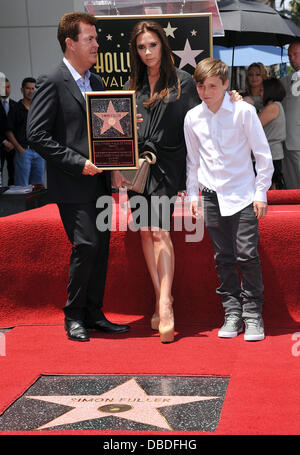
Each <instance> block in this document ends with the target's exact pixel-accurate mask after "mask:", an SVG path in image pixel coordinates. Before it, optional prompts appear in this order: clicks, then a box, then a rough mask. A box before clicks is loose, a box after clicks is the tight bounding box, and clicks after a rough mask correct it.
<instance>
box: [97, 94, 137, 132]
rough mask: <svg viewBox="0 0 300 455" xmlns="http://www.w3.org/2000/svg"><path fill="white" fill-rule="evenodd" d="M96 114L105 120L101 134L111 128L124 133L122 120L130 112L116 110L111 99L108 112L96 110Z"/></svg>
mask: <svg viewBox="0 0 300 455" xmlns="http://www.w3.org/2000/svg"><path fill="white" fill-rule="evenodd" d="M94 114H95V115H96V116H97V117H99V118H101V120H103V125H102V128H101V133H100V134H103V133H105V131H107V130H109V129H110V128H114V129H115V130H117V131H119V133H121V134H124V131H123V128H122V126H121V125H120V120H121V119H122V118H123V117H125V116H126V115H127V114H129V112H116V111H115V108H114V106H113V103H112V101H110V102H109V104H108V108H107V111H106V112H94Z"/></svg>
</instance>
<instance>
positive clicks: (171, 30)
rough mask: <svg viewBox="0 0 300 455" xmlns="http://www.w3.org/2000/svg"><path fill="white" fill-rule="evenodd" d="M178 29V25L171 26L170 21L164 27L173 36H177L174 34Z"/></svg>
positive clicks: (167, 33) (168, 34)
mask: <svg viewBox="0 0 300 455" xmlns="http://www.w3.org/2000/svg"><path fill="white" fill-rule="evenodd" d="M175 30H177V27H171V24H170V22H168V26H167V27H166V28H164V31H165V32H166V35H167V36H171V37H172V38H175V36H174V31H175Z"/></svg>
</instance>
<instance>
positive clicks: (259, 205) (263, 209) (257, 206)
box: [253, 201, 268, 220]
mask: <svg viewBox="0 0 300 455" xmlns="http://www.w3.org/2000/svg"><path fill="white" fill-rule="evenodd" d="M253 208H254V213H255V216H256V218H257V219H258V220H259V219H260V218H263V217H264V216H266V214H267V210H268V204H267V202H261V201H254V202H253Z"/></svg>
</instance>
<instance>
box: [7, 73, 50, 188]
mask: <svg viewBox="0 0 300 455" xmlns="http://www.w3.org/2000/svg"><path fill="white" fill-rule="evenodd" d="M35 84H36V80H35V79H34V78H33V77H26V78H25V79H23V81H22V84H21V93H22V98H21V99H20V100H19V101H18V102H17V101H15V100H13V99H11V98H10V92H11V86H10V81H9V80H8V79H7V78H6V80H5V94H3V95H2V96H1V103H0V125H1V126H0V128H1V131H0V141H1V171H3V168H4V164H5V162H6V163H7V173H8V185H9V186H12V185H15V186H21V187H24V186H27V185H43V184H44V178H45V177H44V174H45V162H44V160H43V158H42V157H41V156H40V155H39V154H38V153H36V152H35V151H34V150H33V149H31V148H30V147H29V145H28V141H27V136H26V127H27V116H28V111H29V108H30V103H31V99H32V96H33V92H34V88H35Z"/></svg>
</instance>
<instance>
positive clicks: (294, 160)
mask: <svg viewBox="0 0 300 455" xmlns="http://www.w3.org/2000/svg"><path fill="white" fill-rule="evenodd" d="M96 21H97V19H96V18H95V17H93V16H91V15H89V14H85V13H69V14H66V15H64V16H63V17H62V19H61V20H60V22H59V26H58V35H57V36H58V40H59V43H60V46H61V49H62V52H63V54H64V57H63V60H62V62H61V63H60V65H59V66H58V67H57V68H56V69H55V70H54V71H53V72H52V73H49V74H46V75H43V76H40V77H39V79H38V81H37V83H36V87H35V91H34V94H33V97H32V91H31V89H32V86H33V85H34V84H35V82H32V81H28V80H27V81H26V84H27V85H26V84H25V86H24V87H23V89H22V90H23V96H24V98H23V100H21V101H20V102H19V103H18V105H20V104H22V106H21V107H22V115H23V117H22V118H23V120H24V121H25V118H26V119H27V129H26V141H25V142H23V139H24V137H22V135H19V136H18V133H17V131H16V129H15V125H16V118H17V115H16V114H15V115H13V116H10V114H9V118H8V125H9V128H8V129H7V130H6V134H7V137H6V139H4V146H5V147H6V148H7V153H8V154H9V153H11V151H12V149H15V153H19V154H20V153H21V154H22V153H24V152H25V150H26V153H27V152H28V151H30V153H31V152H33V151H34V153H36V154H37V155H38V156H40V157H42V159H44V160H45V161H46V163H47V185H48V193H49V200H50V202H55V203H57V205H58V208H59V212H60V216H61V220H62V223H63V225H64V228H65V231H66V233H67V235H68V238H69V240H70V242H71V244H72V246H73V248H72V254H71V259H70V269H69V283H68V298H67V302H66V305H65V307H64V313H65V330H66V332H67V336H68V338H69V339H70V340H74V341H88V340H89V336H90V335H89V329H96V330H100V331H105V332H109V333H122V332H126V331H128V330H129V326H128V325H124V324H122V325H119V324H114V323H112V322H110V321H109V320H107V319H106V317H105V315H104V313H103V311H102V300H103V295H104V287H105V278H106V270H107V260H108V250H109V230H108V229H107V230H105V231H103V230H98V229H97V227H96V218H97V216H98V215H99V213H100V212H101V210H102V209H101V208H99V207H97V206H96V201H97V199H98V198H99V197H100V196H101V195H110V194H111V188H112V187H115V188H121V187H122V186H123V185H124V184H126V179H125V177H124V176H123V174H122V172H120V171H112V172H109V171H104V172H103V171H101V170H100V169H99V168H97V167H96V166H95V165H94V164H93V163H92V162H91V161H90V160H89V158H88V157H89V153H88V131H87V124H86V112H85V91H91V90H104V85H103V83H102V81H101V78H100V77H99V76H97V75H95V74H93V73H91V72H90V71H89V69H90V68H91V67H92V66H93V65H94V64H95V62H96V58H97V52H98V47H99V45H98V42H97V32H96V28H95V24H96ZM130 55H131V74H130V80H129V82H128V83H127V84H126V85H125V87H124V88H125V89H130V90H135V91H136V96H137V111H138V116H137V122H138V124H139V125H138V126H139V128H138V136H139V152H140V153H142V152H143V151H144V150H150V151H152V152H153V153H155V155H156V157H157V161H156V163H155V164H154V165H153V166H152V167H151V171H150V176H149V178H148V181H147V185H146V189H145V191H144V193H143V195H140V196H141V197H142V198H143V200H144V201H145V202H146V205H147V207H148V216H147V217H146V222H144V223H142V225H141V224H140V220H138V219H136V217H135V211H134V207H132V209H133V210H132V211H133V218H134V221H135V222H136V223H137V224H139V228H140V237H141V243H142V250H143V253H144V256H145V262H146V265H147V268H148V271H149V274H150V277H151V279H152V283H153V288H154V293H155V305H154V313H153V316H152V318H151V327H152V328H153V329H154V330H158V331H159V333H160V339H161V341H162V342H172V341H173V340H174V325H175V324H174V311H173V301H174V298H173V296H172V284H173V276H174V267H175V264H174V249H173V244H172V240H171V236H170V232H169V229H168V228H167V227H166V226H165V225H164V220H163V217H162V213H155V214H154V212H155V211H156V206H155V205H154V204H153V197H161V196H163V197H166V198H168V199H169V200H172V198H173V197H174V196H176V195H177V194H178V192H179V191H180V190H182V189H183V186H184V185H185V182H186V185H187V191H188V195H189V197H190V198H191V213H192V216H193V217H195V218H197V217H198V215H199V213H198V204H199V190H200V191H201V192H202V196H203V197H202V199H203V201H204V220H205V224H206V227H207V231H208V234H209V236H210V239H211V241H212V244H213V247H214V251H215V261H216V269H217V273H218V277H219V281H220V286H219V287H218V289H217V292H218V294H219V295H220V296H221V301H222V304H223V308H224V313H225V321H224V325H223V327H222V328H221V329H220V331H219V337H226V338H233V337H235V336H237V334H238V333H240V332H241V331H242V330H243V326H244V325H245V335H244V338H245V340H247V341H252V340H253V341H258V340H262V339H264V337H265V334H264V325H263V320H262V307H263V283H262V276H261V269H260V262H259V256H258V251H257V244H258V238H259V233H258V220H259V219H260V218H262V217H264V216H265V215H266V213H267V191H268V190H269V189H270V188H280V189H281V188H300V170H299V159H300V137H299V127H298V129H297V128H295V125H296V124H297V123H299V118H300V117H299V109H300V96H299V97H298V98H297V96H296V95H297V93H295V87H296V85H297V79H296V77H295V76H292V77H291V76H287V78H284V80H283V81H279V80H277V79H269V78H268V76H267V71H266V70H265V68H264V66H263V65H262V64H258V63H254V64H252V65H250V66H249V68H248V74H247V87H246V90H247V92H245V93H244V94H243V97H244V100H245V101H247V102H240V101H239V99H240V96H239V95H238V94H234V93H233V94H231V96H230V95H229V94H228V93H227V90H228V83H229V81H228V67H227V66H226V65H225V64H224V63H223V62H221V61H220V60H218V59H214V58H207V59H204V60H203V61H201V62H200V63H199V64H198V65H197V67H196V70H195V74H194V77H192V76H191V75H189V74H188V73H186V72H184V71H182V70H179V69H177V68H175V66H174V62H173V60H172V58H171V50H170V47H169V44H168V40H167V38H166V35H165V33H164V30H163V29H162V27H161V26H160V25H159V24H157V23H156V22H153V21H148V20H145V21H141V22H139V23H137V25H136V26H135V27H134V30H133V32H132V37H131V41H130ZM289 56H290V62H291V65H292V66H293V68H294V69H295V73H294V74H296V75H297V76H298V77H299V80H300V75H299V73H300V43H299V42H296V43H293V44H292V45H291V46H290V48H289ZM28 84H29V86H28ZM25 87H26V88H25ZM298 93H299V92H298ZM291 96H293V102H292V103H290V101H289V99H290V97H291ZM25 98H26V100H27V101H26V102H25V101H24V100H25ZM31 98H32V99H31ZM284 100H286V103H285V102H284ZM201 101H202V102H201ZM29 104H30V109H29V111H28V109H27V108H28V107H29ZM19 107H20V106H19ZM290 109H292V113H290ZM13 110H14V108H13ZM25 111H26V112H25ZM297 113H298V115H297ZM25 114H26V115H25ZM257 114H258V115H257ZM289 119H290V122H289ZM295 129H296V130H297V131H296V132H295ZM7 131H8V132H7ZM24 131H25V130H24ZM8 147H11V148H10V149H9V148H8ZM285 161H287V162H286V164H285ZM15 163H16V160H15ZM291 168H292V169H291ZM135 195H136V194H135V193H129V200H130V202H131V200H132V197H133V196H135ZM173 208H174V207H172V206H171V210H170V213H169V216H170V217H171V216H172V211H173ZM153 214H154V215H155V216H152V215H153ZM153 220H155V221H153ZM236 266H238V267H239V269H240V271H241V281H240V278H239V275H238V273H237V270H236Z"/></svg>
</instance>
